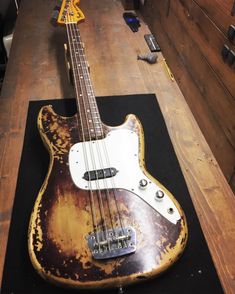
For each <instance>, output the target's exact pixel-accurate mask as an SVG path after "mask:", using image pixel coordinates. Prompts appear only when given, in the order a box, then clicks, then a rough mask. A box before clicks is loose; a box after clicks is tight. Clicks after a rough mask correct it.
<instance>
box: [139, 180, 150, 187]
mask: <svg viewBox="0 0 235 294" xmlns="http://www.w3.org/2000/svg"><path fill="white" fill-rule="evenodd" d="M147 185H148V182H147V180H145V179H141V180H140V181H139V186H140V189H145V188H146V187H147Z"/></svg>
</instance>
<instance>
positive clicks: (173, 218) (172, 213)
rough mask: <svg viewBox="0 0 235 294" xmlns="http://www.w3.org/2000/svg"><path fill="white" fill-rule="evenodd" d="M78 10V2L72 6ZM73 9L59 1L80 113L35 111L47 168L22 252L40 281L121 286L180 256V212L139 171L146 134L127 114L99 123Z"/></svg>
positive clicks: (182, 224) (184, 228)
mask: <svg viewBox="0 0 235 294" xmlns="http://www.w3.org/2000/svg"><path fill="white" fill-rule="evenodd" d="M75 2H76V3H75ZM77 2H78V1H72V0H66V1H65V0H64V1H63V3H62V8H61V12H60V15H59V19H58V22H59V23H64V24H66V28H67V34H68V44H69V46H68V47H69V51H70V55H71V63H72V69H73V76H74V83H75V89H76V96H77V105H78V113H77V114H76V115H75V116H73V117H61V116H59V115H58V114H56V113H55V112H54V111H53V109H52V107H51V106H45V107H43V108H42V109H41V111H40V113H39V116H38V128H39V131H40V134H41V137H42V139H43V141H44V143H45V145H46V147H47V149H48V150H49V153H50V166H49V171H48V174H47V177H46V179H45V181H44V184H43V186H42V188H41V190H40V192H39V194H38V197H37V199H36V203H35V205H34V209H33V211H32V215H31V220H30V226H29V235H28V237H29V238H28V248H29V254H30V258H31V261H32V264H33V266H34V267H35V269H36V270H37V272H38V273H39V274H40V275H41V276H42V277H43V278H44V279H46V280H48V281H51V282H53V283H56V284H57V285H61V286H65V287H72V288H78V289H91V288H96V289H99V288H103V287H123V286H125V285H128V284H131V283H135V282H137V281H141V280H145V279H150V278H153V277H155V276H157V275H159V274H161V273H162V272H164V271H165V270H166V269H168V268H169V267H170V266H171V265H172V264H173V263H174V262H175V261H176V260H177V259H178V258H179V256H180V255H181V254H182V252H183V250H184V247H185V244H186V241H187V225H186V220H185V217H184V213H183V211H182V209H181V207H180V205H179V204H178V202H177V201H176V200H175V198H174V197H173V195H172V194H171V193H170V192H169V191H168V190H167V189H166V188H165V187H163V186H162V185H161V184H160V183H159V182H158V181H157V180H156V179H154V178H153V177H152V176H151V175H150V174H149V173H148V172H147V170H146V168H145V163H144V134H143V130H142V127H141V124H140V122H139V120H138V119H137V118H136V117H135V116H134V115H129V116H128V117H127V118H126V121H125V122H124V124H123V125H121V126H118V127H109V126H106V125H104V124H103V123H102V122H101V119H100V116H99V112H98V108H97V105H96V100H95V96H94V92H93V89H92V86H91V81H90V77H89V71H88V68H87V62H86V60H85V54H84V49H83V46H82V42H81V38H80V34H79V31H78V28H77V22H78V21H79V20H81V19H83V14H82V12H81V11H80V10H79V8H78V7H77Z"/></svg>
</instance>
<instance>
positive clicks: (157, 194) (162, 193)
mask: <svg viewBox="0 0 235 294" xmlns="http://www.w3.org/2000/svg"><path fill="white" fill-rule="evenodd" d="M164 195H165V194H164V192H163V191H162V190H157V192H156V200H162V198H163V197H164Z"/></svg>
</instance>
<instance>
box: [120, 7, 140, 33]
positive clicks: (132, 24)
mask: <svg viewBox="0 0 235 294" xmlns="http://www.w3.org/2000/svg"><path fill="white" fill-rule="evenodd" d="M123 18H124V20H125V22H126V24H127V25H128V26H129V28H130V29H131V30H132V32H134V33H135V32H138V29H139V27H140V21H139V20H138V18H137V17H136V15H134V13H132V12H124V13H123Z"/></svg>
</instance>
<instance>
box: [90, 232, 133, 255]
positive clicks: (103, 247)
mask: <svg viewBox="0 0 235 294" xmlns="http://www.w3.org/2000/svg"><path fill="white" fill-rule="evenodd" d="M87 240H88V246H89V248H90V250H91V252H92V256H93V258H94V259H108V258H114V257H118V256H122V255H127V254H130V253H133V252H135V250H136V232H135V230H134V229H133V228H132V227H125V228H115V229H109V230H105V231H99V232H94V233H92V234H90V235H89V236H88V237H87Z"/></svg>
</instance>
